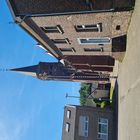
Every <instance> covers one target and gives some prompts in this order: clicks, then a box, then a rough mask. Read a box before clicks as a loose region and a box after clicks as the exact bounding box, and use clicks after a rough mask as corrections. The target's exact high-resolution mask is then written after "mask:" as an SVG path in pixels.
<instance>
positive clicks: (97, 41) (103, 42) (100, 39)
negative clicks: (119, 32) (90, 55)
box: [77, 37, 112, 45]
mask: <svg viewBox="0 0 140 140" xmlns="http://www.w3.org/2000/svg"><path fill="white" fill-rule="evenodd" d="M77 40H78V43H79V44H80V45H100V44H103V45H104V44H111V43H112V40H111V38H109V37H97V38H77ZM82 40H86V41H87V42H85V43H83V42H82ZM90 40H92V41H93V42H91V41H90ZM102 40H107V41H102ZM88 41H89V42H88ZM94 41H95V42H94ZM100 41H101V42H100Z"/></svg>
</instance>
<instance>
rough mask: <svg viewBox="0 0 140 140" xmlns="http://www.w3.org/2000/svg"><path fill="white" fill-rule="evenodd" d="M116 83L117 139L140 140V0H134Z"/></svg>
mask: <svg viewBox="0 0 140 140" xmlns="http://www.w3.org/2000/svg"><path fill="white" fill-rule="evenodd" d="M118 85H119V87H118V88H119V118H118V119H119V125H118V128H119V129H118V140H140V0H136V7H135V11H134V13H133V16H132V21H131V24H130V28H129V33H128V46H127V52H126V56H125V59H124V61H123V63H122V64H121V66H120V69H119V78H118Z"/></svg>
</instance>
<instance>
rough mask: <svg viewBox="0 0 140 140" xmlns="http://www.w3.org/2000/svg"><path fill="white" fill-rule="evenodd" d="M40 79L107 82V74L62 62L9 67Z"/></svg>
mask: <svg viewBox="0 0 140 140" xmlns="http://www.w3.org/2000/svg"><path fill="white" fill-rule="evenodd" d="M11 71H15V72H19V73H23V74H26V75H30V76H33V77H37V78H38V79H41V80H56V81H73V82H94V81H98V82H109V74H108V73H101V72H90V71H81V70H77V69H75V68H73V67H71V66H69V65H68V66H64V65H63V64H62V63H60V62H59V63H58V62H54V63H48V62H40V63H39V64H38V65H34V66H28V67H23V68H17V69H11Z"/></svg>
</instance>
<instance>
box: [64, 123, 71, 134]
mask: <svg viewBox="0 0 140 140" xmlns="http://www.w3.org/2000/svg"><path fill="white" fill-rule="evenodd" d="M65 130H66V132H69V131H70V123H66V124H65Z"/></svg>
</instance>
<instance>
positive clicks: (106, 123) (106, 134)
mask: <svg viewBox="0 0 140 140" xmlns="http://www.w3.org/2000/svg"><path fill="white" fill-rule="evenodd" d="M103 120H104V121H106V122H102V121H103ZM99 125H104V126H105V127H106V128H107V133H104V132H99ZM102 136H105V137H106V138H103V137H102ZM98 140H108V119H106V118H99V119H98Z"/></svg>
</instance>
